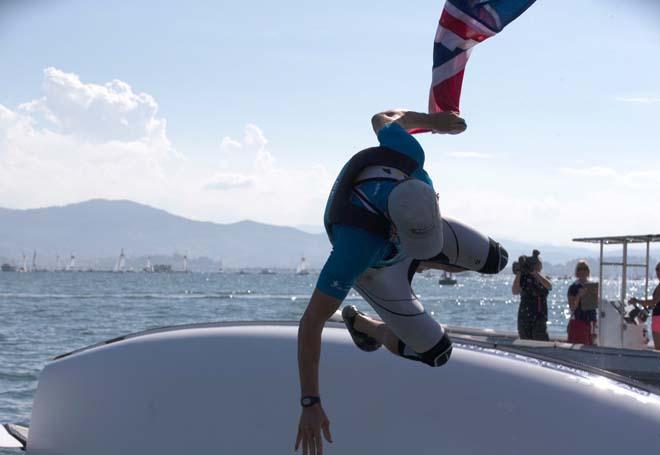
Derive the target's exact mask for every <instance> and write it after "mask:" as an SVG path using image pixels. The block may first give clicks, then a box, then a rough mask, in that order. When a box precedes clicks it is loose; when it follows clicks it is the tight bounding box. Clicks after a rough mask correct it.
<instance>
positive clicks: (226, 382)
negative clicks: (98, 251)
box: [27, 323, 660, 455]
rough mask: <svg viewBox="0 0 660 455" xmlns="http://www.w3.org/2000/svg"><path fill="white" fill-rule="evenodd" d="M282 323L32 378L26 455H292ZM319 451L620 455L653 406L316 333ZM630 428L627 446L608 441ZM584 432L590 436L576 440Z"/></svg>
mask: <svg viewBox="0 0 660 455" xmlns="http://www.w3.org/2000/svg"><path fill="white" fill-rule="evenodd" d="M297 329H298V328H297V325H295V324H292V323H290V324H286V323H282V324H277V323H273V324H267V323H261V324H256V323H255V324H208V325H204V326H192V327H181V328H173V329H162V330H157V331H152V332H148V333H145V334H138V335H134V336H130V337H126V338H125V339H119V340H116V341H113V342H110V343H108V344H103V345H99V346H96V347H92V348H89V349H85V350H81V351H79V352H76V353H72V354H70V355H67V356H65V357H63V358H61V359H59V360H56V361H54V362H52V363H50V364H49V365H48V366H47V367H46V368H45V369H44V371H43V373H42V375H41V378H40V381H39V387H38V390H37V394H36V398H35V402H34V408H33V413H32V419H31V428H30V432H29V437H28V441H27V450H28V452H29V453H37V452H38V453H44V454H62V455H90V454H94V455H104V454H113V455H117V454H122V455H127V454H136V455H137V454H140V455H149V454H153V455H168V454H177V455H178V454H181V453H191V454H193V453H199V454H202V453H203V454H207V453H213V454H239V453H244V454H264V453H269V454H270V453H292V452H293V444H294V438H295V435H296V428H297V423H298V419H299V416H300V406H299V404H298V400H299V389H298V370H297V362H296V335H297ZM323 338H324V340H323V354H322V360H321V390H322V398H323V403H324V407H325V410H326V412H327V414H328V416H329V418H330V420H331V428H332V433H333V436H334V439H335V443H334V444H331V445H330V444H328V445H327V448H326V451H325V453H327V454H330V455H332V454H356V453H363V454H378V455H388V454H397V455H399V454H407V453H410V454H434V455H437V454H452V455H456V454H471V455H472V454H482V453H497V454H528V453H535V454H537V455H538V454H553V455H554V454H559V453H566V454H568V453H602V454H605V453H628V452H630V451H632V450H637V449H639V450H642V451H648V450H651V448H652V447H660V431H658V428H660V397H659V396H658V395H655V394H653V393H649V392H646V391H644V390H642V389H637V388H634V387H631V386H629V385H625V384H621V383H618V382H615V381H612V380H610V379H606V378H603V377H601V376H596V375H591V374H589V373H585V372H582V371H576V370H571V369H570V368H562V367H559V366H558V365H554V364H548V363H543V362H539V361H537V360H534V359H531V358H529V357H522V356H516V355H512V354H507V353H503V352H501V351H496V350H489V349H483V348H480V347H478V346H471V345H470V344H457V345H456V347H455V349H454V353H453V355H452V358H451V360H450V361H449V363H448V364H447V365H445V366H443V367H441V368H430V367H428V366H426V365H424V364H421V363H416V362H412V361H408V360H404V359H401V358H397V357H394V356H393V355H391V354H389V353H387V352H385V351H384V350H383V349H381V350H380V351H378V352H376V353H371V354H367V353H364V352H362V351H360V350H358V349H357V348H356V347H355V346H354V345H353V343H352V342H351V340H350V337H349V335H348V333H347V332H346V330H344V329H343V328H340V326H339V325H336V324H331V327H329V328H326V329H325V331H324V334H323ZM631 425H632V426H633V427H634V428H636V429H640V428H643V429H645V430H644V431H634V434H635V438H634V440H632V441H631V440H630V439H629V438H625V437H623V438H622V437H621V435H622V432H621V430H622V429H625V428H629V427H631ZM584 435H589V437H585V436H584Z"/></svg>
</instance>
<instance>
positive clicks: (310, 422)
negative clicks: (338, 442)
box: [295, 403, 332, 455]
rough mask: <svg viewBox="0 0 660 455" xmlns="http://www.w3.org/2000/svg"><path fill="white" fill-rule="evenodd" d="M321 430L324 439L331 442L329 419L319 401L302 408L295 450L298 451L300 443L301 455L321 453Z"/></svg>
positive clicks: (317, 454) (319, 454) (320, 454)
mask: <svg viewBox="0 0 660 455" xmlns="http://www.w3.org/2000/svg"><path fill="white" fill-rule="evenodd" d="M321 431H323V436H325V440H326V441H328V442H330V443H332V435H331V434H330V421H329V420H328V417H327V416H326V415H325V412H324V411H323V407H322V406H321V403H318V404H315V405H314V406H310V407H308V408H303V410H302V415H301V416H300V423H299V424H298V436H297V437H296V446H295V451H298V448H299V447H300V445H301V443H302V449H303V452H302V453H303V455H323V438H322V437H321Z"/></svg>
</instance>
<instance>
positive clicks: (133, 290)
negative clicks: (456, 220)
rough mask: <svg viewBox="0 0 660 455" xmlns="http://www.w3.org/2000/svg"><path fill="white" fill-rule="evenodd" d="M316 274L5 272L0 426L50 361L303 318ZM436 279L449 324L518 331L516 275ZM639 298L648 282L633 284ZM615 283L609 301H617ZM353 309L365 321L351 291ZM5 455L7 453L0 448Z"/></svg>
mask: <svg viewBox="0 0 660 455" xmlns="http://www.w3.org/2000/svg"><path fill="white" fill-rule="evenodd" d="M317 278H318V275H317V274H315V273H310V274H309V275H296V274H294V273H293V272H285V271H282V272H279V273H276V274H274V275H266V274H261V273H258V272H255V273H252V274H250V273H247V274H238V273H231V272H227V273H214V274H202V273H102V272H97V273H84V272H68V273H66V272H60V273H46V272H35V273H0V424H1V423H22V424H26V425H27V424H29V421H30V412H31V407H32V400H33V398H34V394H35V391H36V387H37V380H38V377H39V372H40V371H41V370H42V368H43V367H44V365H45V364H46V363H47V362H48V361H49V359H50V358H52V357H53V356H56V355H58V354H62V353H65V352H68V351H71V350H73V349H77V348H81V347H84V346H87V345H89V344H92V343H96V342H99V341H103V340H106V339H110V338H114V337H116V336H119V335H123V334H127V333H131V332H138V331H142V330H145V329H149V328H155V327H162V326H168V325H176V324H186V323H195V322H209V321H244V320H264V321H267V320H298V319H299V318H300V316H301V315H302V313H303V311H304V310H305V307H306V305H307V302H308V300H309V297H310V295H311V292H312V290H313V288H314V285H315V283H316V280H317ZM438 278H439V274H437V273H428V272H427V273H426V274H417V275H416V277H415V279H414V282H413V287H414V289H415V291H416V292H417V294H418V297H419V298H420V300H421V301H422V303H423V304H424V306H425V308H426V309H427V311H428V312H429V313H430V314H431V315H432V316H433V317H435V318H436V319H437V320H438V321H440V322H441V323H443V324H448V325H455V326H467V327H480V328H493V329H497V330H506V331H512V332H515V330H516V317H517V311H518V302H519V299H518V298H517V297H515V296H513V295H512V294H511V285H512V280H513V277H512V276H511V275H510V274H508V273H507V274H501V275H498V276H493V277H487V276H479V275H469V276H464V275H458V276H457V279H458V284H457V285H456V286H439V285H438ZM570 283H571V281H569V280H555V281H554V282H553V285H554V288H553V290H552V292H551V294H550V296H549V298H548V307H549V315H548V319H549V320H548V329H549V332H550V333H551V335H565V333H566V324H567V320H568V317H569V311H568V305H567V301H566V291H567V288H568V286H569V285H570ZM630 285H631V290H632V291H633V293H635V295H638V296H640V295H641V292H642V291H643V283H642V282H631V284H630ZM616 288H617V283H616V282H607V283H606V286H605V289H606V293H609V294H613V295H616ZM347 301H349V302H350V303H354V304H356V305H357V306H358V307H360V308H361V309H363V310H364V311H366V312H368V313H373V311H372V310H371V309H370V307H369V306H368V304H367V303H366V302H364V301H363V300H362V299H361V298H360V297H359V296H358V295H357V294H355V293H351V294H350V295H349V297H348V299H347ZM0 453H4V452H2V451H1V450H0Z"/></svg>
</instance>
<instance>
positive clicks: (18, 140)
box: [0, 68, 334, 224]
mask: <svg viewBox="0 0 660 455" xmlns="http://www.w3.org/2000/svg"><path fill="white" fill-rule="evenodd" d="M42 86H43V96H41V97H40V98H39V99H37V100H33V101H29V102H26V103H24V104H21V105H20V106H19V107H18V108H11V107H9V106H2V105H0V206H4V207H13V208H29V207H39V206H49V205H61V204H67V203H71V202H76V201H81V200H85V199H90V198H99V197H102V198H110V199H130V200H135V201H138V202H142V203H146V204H151V205H154V206H156V207H160V208H164V209H166V210H169V211H172V212H174V213H177V214H180V215H183V216H189V217H193V218H196V219H205V220H213V221H220V222H233V221H237V220H239V219H246V218H249V219H256V220H258V221H264V222H271V223H276V224H314V223H316V222H317V221H318V220H320V218H321V216H322V211H323V206H324V203H325V198H326V197H327V193H328V191H329V189H330V186H331V184H332V178H333V177H334V176H332V175H328V173H327V172H326V171H325V170H324V169H323V168H322V167H312V168H309V167H303V168H291V167H285V166H279V165H278V161H277V160H276V159H275V157H274V156H273V154H272V153H271V152H270V151H269V150H268V140H267V139H266V136H265V134H264V132H263V131H262V130H261V129H260V128H259V127H258V126H256V125H251V124H250V125H247V126H246V127H245V131H244V133H243V137H242V138H241V139H233V138H231V137H226V138H224V139H222V140H221V145H220V148H219V153H218V156H217V161H216V162H215V163H213V164H211V165H209V163H208V162H202V160H197V159H192V158H190V157H187V156H186V155H184V154H183V153H180V152H179V151H177V150H176V148H175V147H174V146H173V144H171V143H170V140H169V138H168V136H167V130H166V126H167V122H166V120H165V119H164V118H161V117H159V116H158V103H157V101H156V100H155V99H154V97H152V96H151V95H149V94H146V93H138V92H136V91H134V90H133V89H132V88H131V86H130V85H129V84H127V83H125V82H123V81H117V80H115V81H111V82H108V83H102V84H97V83H90V82H86V81H82V80H81V79H80V78H79V77H78V76H77V75H75V74H71V73H66V72H64V71H61V70H59V69H55V68H48V69H47V70H45V71H44V81H43V84H42Z"/></svg>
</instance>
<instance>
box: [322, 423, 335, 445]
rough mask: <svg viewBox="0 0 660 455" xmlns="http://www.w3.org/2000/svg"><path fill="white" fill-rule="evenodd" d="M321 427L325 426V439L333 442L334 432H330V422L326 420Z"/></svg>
mask: <svg viewBox="0 0 660 455" xmlns="http://www.w3.org/2000/svg"><path fill="white" fill-rule="evenodd" d="M321 428H323V436H325V440H326V441H328V442H332V434H331V433H330V422H325V423H324V424H323V426H322V427H321Z"/></svg>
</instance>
